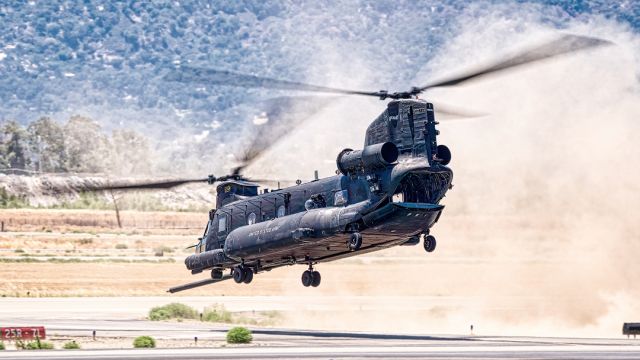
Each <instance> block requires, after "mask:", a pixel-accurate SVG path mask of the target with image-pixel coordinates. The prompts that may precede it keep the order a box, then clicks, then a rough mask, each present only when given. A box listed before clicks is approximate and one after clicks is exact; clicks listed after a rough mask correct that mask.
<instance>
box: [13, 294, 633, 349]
mask: <svg viewBox="0 0 640 360" xmlns="http://www.w3.org/2000/svg"><path fill="white" fill-rule="evenodd" d="M185 300H186V302H197V301H200V300H199V299H198V298H194V299H188V298H185ZM237 300H238V301H237V302H232V303H233V304H235V306H236V307H237V309H233V310H244V309H246V308H250V307H252V306H253V305H252V304H251V303H252V302H255V301H257V302H260V301H264V302H262V305H263V307H265V308H266V309H270V308H273V309H277V308H279V307H280V306H282V302H278V301H272V300H269V299H252V300H250V299H241V298H239V299H237ZM280 300H282V299H280ZM166 301H167V299H166V298H158V299H156V298H103V299H100V298H52V299H47V298H42V299H33V298H30V299H15V298H13V299H12V298H0V326H2V327H4V326H26V325H43V326H45V327H46V328H47V334H50V335H51V336H52V337H55V338H58V339H71V338H79V339H83V341H85V343H86V344H87V346H86V349H82V350H51V351H43V350H41V351H15V350H5V351H0V360H3V359H45V358H46V359H327V358H331V359H341V358H346V359H369V358H384V359H402V358H423V359H640V339H638V340H634V339H626V338H623V337H620V338H617V339H600V338H558V337H510V336H500V337H496V336H471V335H435V334H401V333H394V332H392V331H390V332H389V333H377V332H376V333H374V332H350V331H316V330H300V329H284V328H256V327H252V328H251V330H252V331H253V334H254V342H253V344H251V345H223V344H224V339H225V334H226V331H227V330H228V328H229V326H228V325H213V324H208V323H200V322H152V321H147V320H144V314H145V313H146V311H147V310H148V309H149V307H150V306H152V305H154V304H155V303H160V302H166ZM202 301H203V302H204V301H206V302H208V303H210V302H211V299H209V298H207V299H203V300H202ZM285 305H286V304H285ZM320 305H322V304H321V303H319V304H316V306H320ZM367 306H372V307H375V306H378V302H377V301H376V300H371V303H370V304H367ZM52 314H53V315H52ZM94 330H95V331H96V333H97V335H98V337H99V338H102V337H104V338H111V339H125V341H124V342H122V343H120V344H124V345H121V346H120V347H129V346H131V345H130V344H131V339H133V337H136V336H140V335H151V336H154V337H156V338H157V339H158V343H159V344H161V345H160V346H164V347H165V348H157V349H146V350H143V349H130V348H121V349H115V348H114V349H91V348H90V347H91V346H90V345H91V344H90V343H89V342H90V337H91V334H92V332H93V331H94ZM195 337H198V339H200V342H199V344H194V343H193V342H192V340H193V339H194V338H195ZM83 344H84V343H83ZM106 344H114V343H109V342H107V343H106ZM176 344H180V345H176ZM107 346H109V345H107ZM110 346H119V345H110ZM178 346H183V347H180V348H178ZM166 347H169V348H166Z"/></svg>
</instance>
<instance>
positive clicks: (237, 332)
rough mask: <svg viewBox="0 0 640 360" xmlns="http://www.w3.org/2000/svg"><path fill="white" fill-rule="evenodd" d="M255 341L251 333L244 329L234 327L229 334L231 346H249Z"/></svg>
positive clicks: (228, 339) (228, 338)
mask: <svg viewBox="0 0 640 360" xmlns="http://www.w3.org/2000/svg"><path fill="white" fill-rule="evenodd" d="M252 340H253V336H252V335H251V331H250V330H249V329H247V328H244V327H234V328H233V329H231V330H229V331H228V332H227V342H228V343H229V344H248V343H250V342H251V341H252Z"/></svg>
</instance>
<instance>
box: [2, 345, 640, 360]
mask: <svg viewBox="0 0 640 360" xmlns="http://www.w3.org/2000/svg"><path fill="white" fill-rule="evenodd" d="M639 356H640V350H639V349H638V348H637V346H625V345H621V346H615V345H614V346H608V345H602V344H601V345H557V346H553V345H517V344H513V343H508V344H494V345H483V344H478V345H469V344H465V343H455V344H451V345H449V346H428V345H426V346H425V345H423V346H402V345H399V344H397V345H392V346H339V345H338V346H322V347H306V346H305V347H301V346H293V347H233V348H199V349H193V348H191V349H151V350H74V351H69V350H68V351H63V350H52V351H39V352H34V351H22V352H15V351H7V352H2V353H1V354H0V358H2V359H60V360H62V359H76V360H84V359H87V360H88V359H299V358H303V359H326V358H331V359H340V358H348V359H370V358H378V359H400V358H423V359H620V360H622V359H625V360H626V359H629V360H631V359H638V358H639Z"/></svg>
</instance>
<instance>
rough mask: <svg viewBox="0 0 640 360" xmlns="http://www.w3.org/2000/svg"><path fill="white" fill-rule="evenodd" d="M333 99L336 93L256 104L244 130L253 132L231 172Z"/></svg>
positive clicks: (269, 146) (247, 162) (292, 97)
mask: <svg viewBox="0 0 640 360" xmlns="http://www.w3.org/2000/svg"><path fill="white" fill-rule="evenodd" d="M336 99H338V97H336V96H283V97H277V98H272V99H268V100H265V101H263V102H262V103H260V104H259V106H258V107H257V109H259V111H260V114H259V116H257V117H255V118H254V119H253V121H252V122H251V123H250V128H249V129H248V130H247V132H248V133H249V134H253V135H252V136H251V137H250V138H249V141H248V142H247V143H246V144H245V148H244V151H243V152H242V154H241V156H240V161H241V164H240V165H239V166H238V167H236V168H235V169H234V170H233V174H236V175H237V174H239V173H240V172H241V171H242V170H243V169H244V168H246V167H248V166H249V165H251V164H252V163H253V162H254V161H255V160H256V159H257V158H259V157H260V155H262V154H263V153H264V152H266V151H267V150H269V149H270V148H271V147H273V145H275V144H276V143H278V142H280V141H282V140H283V139H285V138H286V137H287V135H289V134H290V133H291V132H292V131H293V130H295V129H296V128H298V127H299V126H300V125H302V124H303V123H304V122H305V121H307V120H308V119H309V118H311V117H312V116H313V115H314V114H316V113H318V112H319V111H321V110H322V109H323V108H325V107H326V106H328V105H329V104H330V103H331V102H333V101H335V100H336Z"/></svg>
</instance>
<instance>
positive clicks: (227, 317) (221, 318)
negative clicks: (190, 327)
mask: <svg viewBox="0 0 640 360" xmlns="http://www.w3.org/2000/svg"><path fill="white" fill-rule="evenodd" d="M202 320H204V321H210V322H220V323H231V322H233V316H232V314H231V313H230V312H229V311H227V310H225V308H224V306H213V307H207V308H205V309H204V313H203V314H202Z"/></svg>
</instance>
